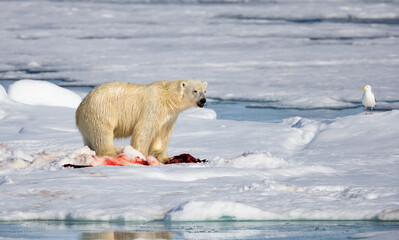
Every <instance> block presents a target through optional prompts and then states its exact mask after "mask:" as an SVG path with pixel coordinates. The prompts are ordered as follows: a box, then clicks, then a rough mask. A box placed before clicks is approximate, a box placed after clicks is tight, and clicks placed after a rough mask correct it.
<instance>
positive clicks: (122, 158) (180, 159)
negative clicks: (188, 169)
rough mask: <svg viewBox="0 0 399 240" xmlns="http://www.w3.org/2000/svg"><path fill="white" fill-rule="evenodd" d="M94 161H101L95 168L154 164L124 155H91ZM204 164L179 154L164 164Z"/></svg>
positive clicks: (82, 166) (71, 165) (74, 166)
mask: <svg viewBox="0 0 399 240" xmlns="http://www.w3.org/2000/svg"><path fill="white" fill-rule="evenodd" d="M93 158H94V160H95V161H102V163H101V164H98V163H97V164H94V165H95V166H99V165H102V166H131V165H132V164H138V165H144V166H150V165H154V164H150V163H149V162H148V161H146V160H144V159H142V158H140V157H138V156H137V157H136V158H129V157H128V156H127V155H125V154H119V155H118V156H117V157H104V158H102V157H99V156H97V155H93ZM202 162H206V160H200V159H198V158H195V157H193V156H191V155H190V154H188V153H184V154H180V155H178V156H174V157H172V158H170V159H169V160H168V161H166V162H165V163H164V164H179V163H202ZM64 167H70V168H84V167H93V165H91V164H90V165H75V164H65V165H64Z"/></svg>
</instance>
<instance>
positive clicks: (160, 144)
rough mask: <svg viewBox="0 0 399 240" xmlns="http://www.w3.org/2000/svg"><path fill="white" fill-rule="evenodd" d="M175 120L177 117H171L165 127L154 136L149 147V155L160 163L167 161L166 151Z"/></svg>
mask: <svg viewBox="0 0 399 240" xmlns="http://www.w3.org/2000/svg"><path fill="white" fill-rule="evenodd" d="M176 119H177V117H173V118H171V119H170V121H169V122H168V123H167V124H166V125H165V126H162V127H160V130H159V132H158V135H157V136H155V138H154V140H153V141H152V143H151V145H150V151H149V153H150V154H152V155H153V156H154V157H155V158H156V159H158V161H160V162H161V163H164V162H166V161H168V160H169V157H168V155H167V150H168V145H169V141H170V138H171V136H172V130H173V128H174V125H175V122H176Z"/></svg>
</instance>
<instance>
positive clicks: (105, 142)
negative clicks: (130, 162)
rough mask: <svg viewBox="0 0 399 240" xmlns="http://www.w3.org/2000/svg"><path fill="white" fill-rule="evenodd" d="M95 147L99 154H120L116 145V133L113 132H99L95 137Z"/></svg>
mask: <svg viewBox="0 0 399 240" xmlns="http://www.w3.org/2000/svg"><path fill="white" fill-rule="evenodd" d="M93 147H94V150H95V152H96V154H97V155H98V156H112V157H116V156H117V155H118V154H117V152H116V150H115V147H114V135H113V133H112V132H103V133H99V134H97V136H95V138H94V146H93Z"/></svg>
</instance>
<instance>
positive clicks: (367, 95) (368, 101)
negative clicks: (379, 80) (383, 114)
mask: <svg viewBox="0 0 399 240" xmlns="http://www.w3.org/2000/svg"><path fill="white" fill-rule="evenodd" d="M362 90H364V93H363V96H362V103H363V105H364V107H365V108H366V112H365V115H367V107H370V108H371V112H370V114H373V107H374V106H375V97H374V94H373V92H371V86H370V85H366V86H364V88H362Z"/></svg>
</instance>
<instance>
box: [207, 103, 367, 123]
mask: <svg viewBox="0 0 399 240" xmlns="http://www.w3.org/2000/svg"><path fill="white" fill-rule="evenodd" d="M254 106H255V107H254ZM205 107H207V108H211V109H213V110H215V111H216V113H217V118H218V119H229V120H237V121H256V122H274V123H278V122H281V121H282V120H283V119H285V118H290V117H296V116H299V117H304V118H310V119H334V118H337V117H344V116H348V115H356V114H359V113H362V112H363V111H364V108H363V106H360V104H359V105H358V106H355V107H353V108H342V109H330V108H320V109H295V108H290V109H287V108H276V107H274V106H272V105H270V106H268V102H252V101H215V100H214V101H209V102H208V103H207V104H206V105H205Z"/></svg>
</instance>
